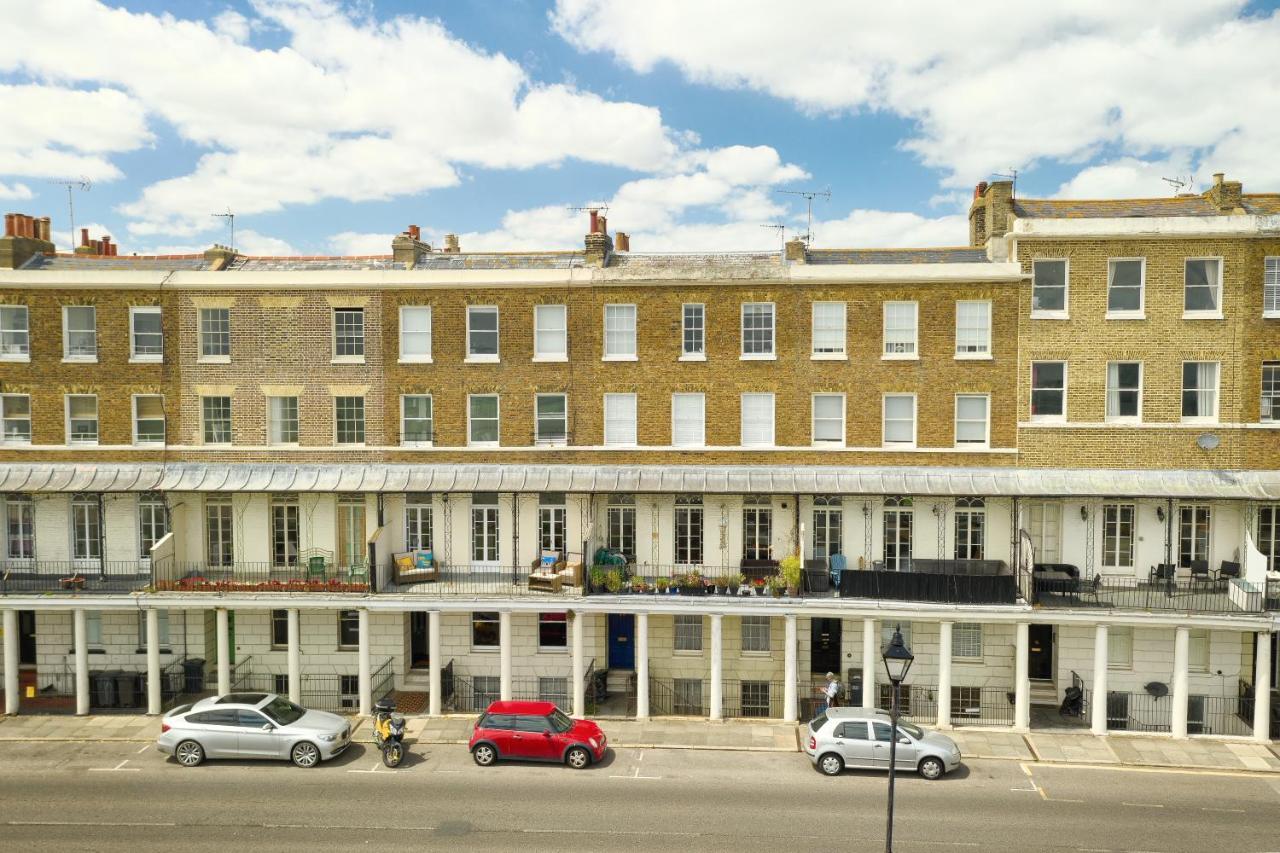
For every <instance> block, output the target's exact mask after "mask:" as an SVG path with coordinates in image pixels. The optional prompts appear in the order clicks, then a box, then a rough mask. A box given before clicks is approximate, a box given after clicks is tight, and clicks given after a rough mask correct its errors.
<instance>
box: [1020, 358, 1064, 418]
mask: <svg viewBox="0 0 1280 853" xmlns="http://www.w3.org/2000/svg"><path fill="white" fill-rule="evenodd" d="M1037 364H1061V365H1062V414H1059V415H1037V414H1036V413H1035V402H1034V401H1035V396H1036V384H1035V382H1036V365H1037ZM1028 381H1029V385H1030V393H1029V396H1028V397H1027V416H1028V417H1029V418H1031V420H1033V421H1039V422H1044V423H1065V422H1066V420H1067V389H1068V388H1070V383H1071V365H1070V364H1068V363H1067V361H1066V360H1065V359H1053V358H1050V359H1043V360H1037V361H1032V362H1031V373H1030V375H1029V377H1028ZM1044 390H1054V389H1049V388H1046V389H1044Z"/></svg>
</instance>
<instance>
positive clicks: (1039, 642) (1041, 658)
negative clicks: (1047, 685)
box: [1027, 625, 1053, 682]
mask: <svg viewBox="0 0 1280 853" xmlns="http://www.w3.org/2000/svg"><path fill="white" fill-rule="evenodd" d="M1030 627H1031V630H1030V632H1029V633H1030V636H1029V639H1030V648H1029V650H1028V652H1027V677H1028V678H1030V679H1031V680H1032V681H1049V682H1052V681H1053V626H1052V625H1032V626H1030Z"/></svg>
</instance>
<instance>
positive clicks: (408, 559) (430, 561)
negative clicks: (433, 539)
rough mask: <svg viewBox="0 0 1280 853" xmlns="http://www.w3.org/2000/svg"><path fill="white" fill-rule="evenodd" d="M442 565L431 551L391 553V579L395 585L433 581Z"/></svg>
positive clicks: (437, 576) (438, 578) (436, 578)
mask: <svg viewBox="0 0 1280 853" xmlns="http://www.w3.org/2000/svg"><path fill="white" fill-rule="evenodd" d="M443 568H444V567H443V566H442V565H441V563H440V561H439V560H437V559H436V556H435V554H434V553H432V552H431V551H403V552H401V553H398V554H392V555H391V579H392V580H393V581H394V582H395V583H396V585H397V586H404V585H409V584H415V583H434V582H436V581H438V580H440V571H441V569H443Z"/></svg>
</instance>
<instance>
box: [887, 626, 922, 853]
mask: <svg viewBox="0 0 1280 853" xmlns="http://www.w3.org/2000/svg"><path fill="white" fill-rule="evenodd" d="M880 658H881V659H882V660H883V661H884V669H885V672H886V673H888V675H889V682H890V683H891V684H892V685H893V708H892V710H891V711H890V712H889V722H890V729H891V731H890V735H889V820H888V824H887V826H886V828H885V834H884V849H885V853H893V781H894V777H895V775H896V774H897V768H898V708H899V696H900V694H901V690H902V682H903V681H905V680H906V678H907V671H908V670H910V669H911V662H912V661H914V660H915V659H916V657H915V655H913V654H911V649H909V648H907V644H906V643H904V642H903V641H902V626H901V625H897V626H894V629H893V638H892V639H891V640H889V645H887V646H885V647H884V651H882V652H881V653H880Z"/></svg>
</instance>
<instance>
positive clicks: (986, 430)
mask: <svg viewBox="0 0 1280 853" xmlns="http://www.w3.org/2000/svg"><path fill="white" fill-rule="evenodd" d="M961 397H966V398H968V397H974V398H980V399H981V400H982V401H983V403H984V404H985V405H984V408H983V425H982V426H983V430H982V441H961V440H960V398H961ZM970 420H972V419H967V420H966V422H968V421H970ZM953 426H954V429H955V432H954V438H955V446H956V448H957V449H960V450H984V449H988V448H990V447H991V395H990V394H979V393H966V392H960V393H957V394H956V395H955V420H954V422H953Z"/></svg>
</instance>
